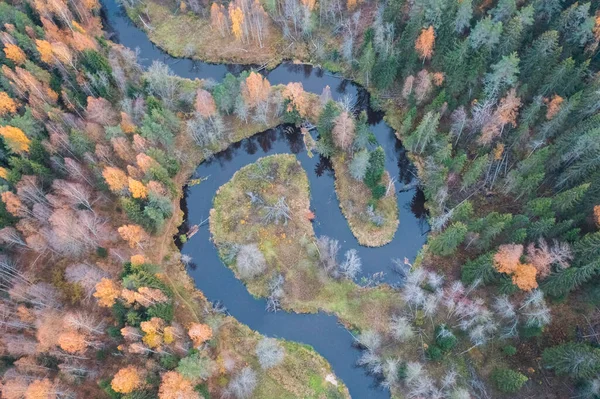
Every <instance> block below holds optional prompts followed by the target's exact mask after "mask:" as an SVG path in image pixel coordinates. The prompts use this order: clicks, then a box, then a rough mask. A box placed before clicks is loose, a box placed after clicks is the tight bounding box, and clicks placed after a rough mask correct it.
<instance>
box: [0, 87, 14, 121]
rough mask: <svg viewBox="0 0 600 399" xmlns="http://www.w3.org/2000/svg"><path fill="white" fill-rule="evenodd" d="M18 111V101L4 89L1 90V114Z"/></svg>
mask: <svg viewBox="0 0 600 399" xmlns="http://www.w3.org/2000/svg"><path fill="white" fill-rule="evenodd" d="M15 112H17V103H15V100H13V99H12V98H10V97H9V95H8V94H6V93H5V92H3V91H0V116H4V115H6V114H14V113H15Z"/></svg>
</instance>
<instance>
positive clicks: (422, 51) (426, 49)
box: [415, 26, 435, 60]
mask: <svg viewBox="0 0 600 399" xmlns="http://www.w3.org/2000/svg"><path fill="white" fill-rule="evenodd" d="M434 44H435V32H434V30H433V26H429V27H428V28H427V29H422V30H421V33H420V34H419V37H417V40H416V41H415V50H417V53H418V54H419V56H420V57H421V58H422V59H424V60H428V59H430V58H431V56H432V55H433V46H434Z"/></svg>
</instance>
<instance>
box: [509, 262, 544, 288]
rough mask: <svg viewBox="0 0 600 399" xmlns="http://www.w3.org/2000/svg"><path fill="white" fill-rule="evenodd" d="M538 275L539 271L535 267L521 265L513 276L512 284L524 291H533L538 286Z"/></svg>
mask: <svg viewBox="0 0 600 399" xmlns="http://www.w3.org/2000/svg"><path fill="white" fill-rule="evenodd" d="M536 275H537V269H536V268H535V266H532V265H530V264H527V263H525V264H523V263H519V264H518V265H517V267H516V269H515V271H514V273H513V275H512V282H513V284H515V285H516V286H517V287H519V288H520V289H522V290H523V291H531V290H532V289H534V288H537V286H538V283H537V281H536V279H535V277H536Z"/></svg>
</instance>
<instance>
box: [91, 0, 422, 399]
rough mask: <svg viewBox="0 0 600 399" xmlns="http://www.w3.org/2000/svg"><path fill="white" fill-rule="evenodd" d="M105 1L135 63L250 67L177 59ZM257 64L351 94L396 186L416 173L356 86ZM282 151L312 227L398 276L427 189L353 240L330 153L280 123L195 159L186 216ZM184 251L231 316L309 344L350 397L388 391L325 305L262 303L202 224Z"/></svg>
mask: <svg viewBox="0 0 600 399" xmlns="http://www.w3.org/2000/svg"><path fill="white" fill-rule="evenodd" d="M102 4H103V7H104V10H103V11H104V14H105V18H106V19H105V25H106V26H105V29H106V30H107V31H108V32H110V33H112V34H113V36H112V40H113V41H115V42H118V43H121V44H123V45H124V46H126V47H129V48H131V49H136V48H138V49H139V62H140V64H142V65H143V66H145V67H147V66H149V65H150V64H152V62H153V61H155V60H160V61H162V62H164V63H166V64H168V65H169V66H170V67H171V69H172V70H173V71H174V73H176V74H177V75H179V76H181V77H185V78H190V79H194V78H199V79H207V78H211V79H213V80H215V81H219V80H221V79H222V78H223V77H224V76H225V74H227V73H228V72H231V73H233V74H238V73H240V72H242V71H243V70H247V69H249V68H250V67H249V66H241V65H217V64H208V63H203V62H199V61H194V60H190V59H179V58H173V57H171V56H169V55H168V54H166V53H165V52H164V51H162V50H161V49H159V48H157V47H156V46H155V45H154V44H152V43H151V42H150V40H149V39H148V37H147V36H146V34H145V33H144V32H143V31H142V30H140V29H138V28H137V27H136V26H135V25H133V24H132V23H131V21H130V20H129V18H128V17H127V16H126V15H125V14H124V12H123V11H122V10H121V9H120V7H119V6H118V5H117V4H116V1H115V0H102ZM263 73H264V74H265V75H266V76H267V77H268V79H269V81H270V82H271V84H273V85H274V84H287V83H289V82H302V84H303V86H304V89H305V90H306V91H310V92H313V93H321V91H322V90H323V88H324V87H325V86H327V85H328V86H330V87H331V92H332V96H333V98H334V99H341V98H342V97H343V96H347V95H349V96H351V97H352V98H353V99H354V100H355V102H356V108H357V110H361V109H365V110H366V111H367V113H368V117H369V118H368V119H369V124H370V128H371V131H372V132H373V133H374V134H375V136H376V138H377V140H378V142H379V144H380V145H381V146H382V147H383V148H384V150H385V154H386V165H385V167H386V170H387V171H389V172H390V173H391V174H392V176H396V178H397V180H398V183H397V188H399V187H400V186H403V185H409V184H410V183H411V182H412V179H413V178H414V169H413V167H412V165H411V164H410V161H409V160H408V159H407V157H406V152H405V150H404V148H403V147H402V145H401V143H400V141H398V140H397V139H396V137H395V135H394V132H393V130H392V129H391V128H390V127H389V126H388V125H387V124H386V123H385V122H384V121H383V115H382V113H380V112H374V111H372V110H371V109H370V108H369V106H368V104H369V95H368V93H367V92H366V90H364V89H363V88H362V87H360V86H359V85H357V84H355V83H353V82H352V81H349V80H347V79H343V78H341V77H339V76H335V75H332V74H329V73H326V72H325V71H323V70H322V69H319V68H314V67H312V66H309V65H297V64H290V63H283V64H281V65H279V66H278V67H277V68H275V69H273V70H271V71H264V72H263ZM281 153H292V154H295V155H296V157H297V158H298V160H299V161H300V162H301V164H302V166H303V167H304V169H305V170H306V172H307V175H308V179H309V183H310V191H311V210H312V211H313V212H314V213H315V216H316V217H315V221H314V229H315V233H316V234H317V235H318V236H319V235H328V236H330V237H332V238H336V239H337V240H339V241H340V244H341V247H342V248H341V251H340V252H341V253H343V252H344V251H346V250H347V249H350V248H355V249H357V250H358V252H359V255H360V257H361V259H362V263H363V276H370V275H372V274H374V273H379V272H383V273H384V276H383V281H384V282H386V283H389V284H395V283H398V282H399V277H398V276H397V275H396V274H394V273H393V272H392V271H391V265H392V262H391V259H393V258H400V259H403V258H404V257H406V258H408V259H410V260H412V259H414V257H415V256H416V254H417V252H418V251H419V249H420V248H421V247H422V245H423V244H424V243H425V240H426V232H427V230H428V225H427V222H426V220H425V216H426V213H425V208H424V196H423V193H422V192H421V191H419V190H418V189H415V188H413V189H410V190H407V191H399V192H398V193H397V199H398V209H399V212H400V215H399V216H400V225H399V228H398V231H397V232H396V235H395V237H394V239H393V240H392V242H391V243H389V244H387V245H385V246H383V247H378V248H368V247H363V246H359V244H358V242H357V240H356V238H355V237H354V236H353V234H352V232H351V231H350V229H349V227H348V223H347V222H346V220H345V218H344V216H343V215H342V213H341V211H340V209H339V206H338V200H337V197H336V194H335V189H334V175H333V170H332V169H331V166H330V164H329V161H328V160H327V159H324V158H320V157H319V156H318V155H315V156H314V157H312V158H311V157H309V156H308V155H307V152H306V151H305V148H304V143H303V141H302V138H301V135H300V134H299V132H298V131H297V130H296V129H293V128H292V127H290V126H279V127H278V128H275V129H270V130H268V131H265V132H262V133H259V134H256V135H254V136H252V137H250V138H248V139H245V140H242V141H241V142H238V143H235V144H232V145H231V146H230V147H229V148H228V149H227V150H225V151H223V152H221V153H218V154H216V155H215V156H214V157H213V158H212V159H211V160H209V161H206V162H203V163H202V164H200V165H199V166H198V168H197V169H196V172H195V175H196V177H203V178H207V179H206V181H203V182H202V183H201V184H199V185H196V186H193V187H190V188H187V189H186V195H185V197H184V199H183V200H182V209H183V210H184V211H186V219H185V222H184V223H185V224H187V225H194V224H199V223H200V222H201V221H203V220H204V219H206V218H207V217H208V214H209V211H210V209H211V207H212V200H213V198H214V195H215V192H216V190H217V189H218V188H219V187H220V186H221V185H223V184H224V183H226V182H227V181H229V180H230V179H231V177H232V176H233V174H234V173H235V172H236V171H237V170H239V169H240V168H242V167H244V166H246V165H248V164H250V163H253V162H255V161H256V160H257V159H258V158H261V157H264V156H267V155H272V154H281ZM181 252H182V253H183V254H188V255H190V256H191V257H192V258H193V259H194V263H195V264H196V267H195V268H193V269H190V271H189V273H190V275H191V276H192V277H193V278H194V280H195V282H196V286H197V287H198V289H200V290H201V291H202V292H203V293H204V295H205V296H206V297H207V298H208V299H209V300H211V301H219V302H220V303H222V304H223V305H224V306H225V307H226V308H227V311H228V312H229V313H230V314H231V315H232V316H233V317H235V318H236V319H237V320H239V321H240V322H242V323H244V324H246V325H248V326H249V327H250V328H252V329H254V330H256V331H258V332H260V333H261V334H264V335H267V336H272V337H279V338H285V339H287V340H292V341H297V342H302V343H305V344H309V345H311V346H312V347H314V348H315V350H316V351H318V352H319V353H320V354H321V355H322V356H323V357H325V358H326V359H327V360H328V361H329V363H330V364H331V366H332V367H333V370H334V372H335V374H336V375H337V376H338V377H339V378H341V379H342V380H343V381H344V383H345V384H346V386H347V387H348V389H349V391H350V394H351V395H352V397H353V398H389V396H390V394H389V391H388V390H384V389H382V388H380V386H379V384H378V382H377V381H376V380H375V379H374V378H373V377H372V376H369V375H367V373H366V372H365V370H364V369H362V368H359V367H356V361H357V359H358V357H359V355H360V352H359V351H358V350H357V349H356V348H355V347H354V346H353V338H352V336H351V335H350V333H349V332H348V331H347V330H346V329H345V328H344V327H343V326H341V325H340V324H339V323H338V321H337V318H336V317H335V316H333V315H329V314H326V313H317V314H297V313H288V312H283V311H279V312H276V313H269V312H266V311H265V301H264V300H262V299H256V298H254V297H252V296H251V295H250V294H249V293H248V291H247V290H246V287H245V286H244V285H243V284H242V283H241V281H239V280H238V279H236V278H235V276H234V274H233V273H232V271H231V270H230V269H228V268H227V267H226V266H224V265H223V263H222V262H221V260H220V259H219V256H218V253H217V251H216V248H215V247H214V245H213V244H212V242H211V241H210V233H209V231H208V227H207V225H204V226H203V227H201V228H200V230H199V232H198V233H197V234H196V235H194V236H193V237H192V238H191V239H190V240H189V241H188V242H187V243H185V244H184V245H182V247H181Z"/></svg>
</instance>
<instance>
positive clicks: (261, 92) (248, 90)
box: [242, 71, 271, 107]
mask: <svg viewBox="0 0 600 399" xmlns="http://www.w3.org/2000/svg"><path fill="white" fill-rule="evenodd" d="M270 93H271V84H270V83H269V81H268V80H267V78H265V77H264V76H262V75H261V74H260V73H257V72H254V71H252V72H250V74H249V75H248V77H247V78H246V80H245V81H244V82H243V83H242V96H243V97H244V101H245V102H246V104H248V106H249V107H255V106H257V105H258V104H259V103H261V102H263V101H266V100H267V99H268V98H269V94H270Z"/></svg>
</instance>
